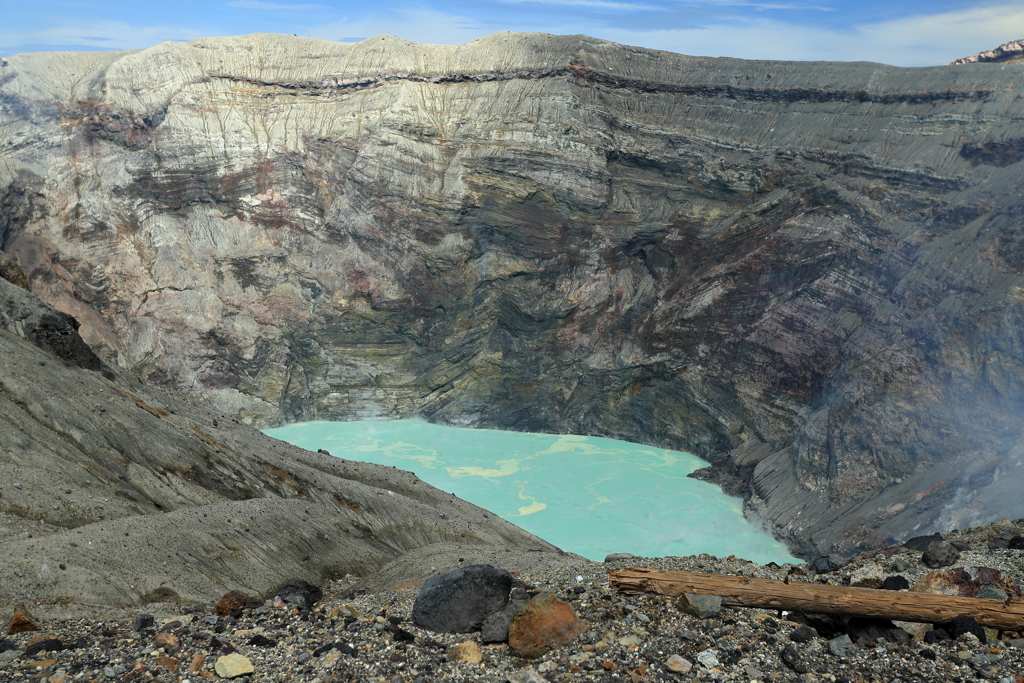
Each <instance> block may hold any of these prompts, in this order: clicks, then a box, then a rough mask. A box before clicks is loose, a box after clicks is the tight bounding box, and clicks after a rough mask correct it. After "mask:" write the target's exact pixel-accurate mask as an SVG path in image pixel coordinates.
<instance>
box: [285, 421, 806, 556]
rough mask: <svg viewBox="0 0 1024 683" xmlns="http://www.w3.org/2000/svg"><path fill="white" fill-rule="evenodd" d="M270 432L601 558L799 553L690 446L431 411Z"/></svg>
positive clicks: (783, 554) (787, 554)
mask: <svg viewBox="0 0 1024 683" xmlns="http://www.w3.org/2000/svg"><path fill="white" fill-rule="evenodd" d="M266 433H267V434H268V435H270V436H272V437H274V438H276V439H280V440H282V441H287V442H288V443H291V444H294V445H296V446H300V447H302V448H306V449H308V450H313V451H315V450H318V449H321V448H323V449H325V450H327V451H329V452H330V453H331V454H332V455H335V456H338V457H342V458H346V459H348V460H362V461H366V462H373V463H377V464H380V465H392V466H394V467H397V468H399V469H404V470H410V471H412V472H414V473H415V474H416V475H417V476H418V477H419V478H420V479H423V480H424V481H426V482H427V483H429V484H431V485H433V486H436V487H437V488H439V489H442V490H444V491H448V492H450V493H454V494H455V495H456V496H458V497H460V498H463V499H465V500H468V501H470V502H472V503H474V504H476V505H479V506H480V507H483V508H486V509H487V510H490V511H491V512H493V513H495V514H497V515H500V516H501V517H503V518H505V519H507V520H508V521H510V522H512V523H513V524H516V525H517V526H519V527H521V528H523V529H526V530H527V531H529V532H530V533H532V534H535V535H537V536H539V537H541V538H543V539H544V540H546V541H548V542H549V543H553V544H554V545H556V546H558V547H559V548H562V549H563V550H568V551H571V552H574V553H578V554H580V555H583V556H584V557H587V558H589V559H592V560H603V559H604V557H605V555H607V554H608V553H612V552H628V553H633V554H634V555H642V556H646V557H661V556H667V555H697V554H700V553H708V554H711V555H717V556H719V557H726V556H728V555H736V556H738V557H743V558H745V559H748V560H753V561H754V562H760V563H762V564H763V563H766V562H770V561H774V562H779V563H782V562H797V561H798V560H795V559H794V558H793V557H791V556H790V555H789V553H788V552H787V551H786V548H785V546H784V545H783V544H781V543H779V542H778V541H776V540H774V539H773V538H771V537H770V536H769V535H767V534H766V533H764V532H763V531H761V530H760V529H758V528H756V527H754V526H753V525H751V524H749V523H748V522H747V521H746V520H745V519H744V517H743V512H742V509H741V501H740V500H739V499H738V498H733V497H731V496H727V495H725V494H723V493H722V492H721V491H720V490H719V489H718V488H717V487H716V486H712V485H711V484H707V483H705V482H702V481H698V480H696V479H688V478H687V477H686V475H687V474H689V473H690V472H692V471H693V470H695V469H697V468H699V467H703V466H704V465H705V464H706V463H704V462H703V461H702V460H700V459H699V458H697V457H696V456H693V455H690V454H689V453H682V452H680V451H671V450H667V449H664V448H655V447H653V446H642V445H639V444H634V443H629V442H626V441H616V440H614V439H605V438H601V437H594V436H567V435H553V434H530V433H523V432H503V431H496V430H491V429H460V428H456V427H443V426H440V425H434V424H430V423H428V422H424V421H422V420H394V421H390V422H383V421H371V422H302V423H296V424H290V425H287V426H284V427H278V428H275V429H268V430H266Z"/></svg>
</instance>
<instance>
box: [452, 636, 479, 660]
mask: <svg viewBox="0 0 1024 683" xmlns="http://www.w3.org/2000/svg"><path fill="white" fill-rule="evenodd" d="M448 658H449V659H451V660H452V661H455V662H469V663H470V664H479V663H480V660H482V659H483V658H484V653H483V652H482V651H481V650H480V646H479V645H477V643H476V642H475V641H472V640H467V641H464V642H461V643H459V644H457V645H453V646H452V647H451V649H449V650H448Z"/></svg>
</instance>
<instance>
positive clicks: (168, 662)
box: [153, 656, 178, 674]
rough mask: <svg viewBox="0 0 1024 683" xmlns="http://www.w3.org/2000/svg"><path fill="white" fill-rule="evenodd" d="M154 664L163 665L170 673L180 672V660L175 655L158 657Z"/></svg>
mask: <svg viewBox="0 0 1024 683" xmlns="http://www.w3.org/2000/svg"><path fill="white" fill-rule="evenodd" d="M153 664H155V665H156V666H160V667H163V668H164V669H166V670H167V672H168V673H172V674H173V673H178V660H177V659H175V658H173V657H166V656H165V657H157V658H156V659H154V660H153Z"/></svg>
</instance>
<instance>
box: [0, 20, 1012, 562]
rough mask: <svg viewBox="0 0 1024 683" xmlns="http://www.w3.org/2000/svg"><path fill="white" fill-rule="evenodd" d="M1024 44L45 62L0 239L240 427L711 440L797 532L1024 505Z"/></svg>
mask: <svg viewBox="0 0 1024 683" xmlns="http://www.w3.org/2000/svg"><path fill="white" fill-rule="evenodd" d="M1014 68H1015V67H1013V66H1012V65H1010V66H1006V67H1005V68H1003V67H1000V66H993V65H986V64H982V63H977V64H963V65H958V66H945V67H935V68H925V69H902V68H896V67H888V66H884V65H878V64H864V63H858V64H842V63H787V62H768V61H758V62H746V61H742V60H729V59H709V58H696V57H687V56H683V55H674V54H670V53H665V52H659V51H653V50H644V49H639V48H631V47H625V46H621V45H616V44H614V43H608V42H605V41H600V40H595V39H590V38H586V37H580V36H572V37H569V36H565V37H559V36H549V35H541V34H507V33H505V34H496V35H494V36H490V37H488V38H484V39H481V40H478V41H474V42H472V43H468V44H466V45H458V46H434V45H420V44H416V43H411V42H408V41H402V40H398V39H394V38H388V37H384V38H382V39H380V40H376V39H375V40H370V41H364V42H363V43H359V44H334V43H328V42H324V41H315V40H308V39H302V38H294V37H290V36H268V35H259V36H244V37H235V38H210V39H201V40H195V41H191V42H188V43H176V44H164V45H159V46H156V47H153V48H150V49H147V50H142V51H137V52H131V53H122V52H111V53H89V54H85V53H81V54H75V55H73V56H70V55H61V54H49V53H48V54H32V55H17V56H14V57H11V58H9V59H8V60H7V61H6V64H5V65H4V66H2V67H0V130H2V131H3V133H2V134H0V145H2V149H3V152H2V153H3V155H4V160H5V164H3V165H2V167H0V247H2V248H3V249H4V250H5V251H6V252H8V253H9V254H10V255H11V256H12V257H13V258H14V259H16V260H17V261H18V263H19V264H20V265H21V267H22V268H23V270H24V271H25V273H26V275H27V278H28V281H29V283H30V285H31V287H32V291H33V292H36V293H37V294H39V295H40V296H41V297H42V298H43V299H44V300H46V301H47V302H49V303H51V304H53V305H54V306H55V307H57V308H58V309H60V310H61V311H64V312H66V313H68V314H70V315H73V316H74V317H75V319H77V321H79V322H80V323H81V329H80V331H81V333H82V336H83V337H84V339H85V340H86V341H87V342H88V343H89V345H90V346H91V347H92V348H93V349H94V350H95V352H96V353H97V354H98V355H99V356H100V357H102V358H104V359H106V360H108V361H110V362H115V363H117V364H120V365H122V366H123V367H125V368H128V369H131V370H132V371H134V372H137V373H140V374H142V375H144V376H145V377H147V378H148V379H149V380H150V381H152V382H157V383H161V384H164V385H166V386H168V387H173V388H174V389H176V390H177V391H180V392H184V393H187V394H192V395H197V396H202V397H205V398H206V399H208V400H209V401H211V402H212V403H213V404H214V405H215V406H217V408H218V410H220V411H221V412H223V413H224V414H229V415H231V416H233V417H234V418H235V419H239V420H241V421H244V422H248V423H252V424H256V425H277V424H281V423H284V422H287V421H295V420H309V419H356V418H360V417H371V416H373V417H404V416H414V415H418V416H423V417H425V418H427V419H430V420H434V421H437V422H443V423H449V424H456V425H470V426H481V427H492V428H501V429H515V430H531V431H546V432H557V433H564V432H573V433H580V434H593V435H602V436H610V437H614V438H620V439H627V440H632V441H638V442H642V443H650V444H657V445H659V446H665V447H671V448H675V449H680V450H686V451H689V452H692V453H695V454H697V455H699V456H701V457H703V458H705V459H706V460H708V461H709V462H711V463H712V466H711V468H710V469H709V470H707V471H705V472H704V473H703V474H702V476H703V477H704V478H706V479H709V480H710V481H714V482H718V483H721V484H722V485H723V486H724V487H725V488H726V490H728V491H729V492H731V493H735V494H737V495H741V496H743V497H744V499H745V505H746V511H747V514H748V517H750V518H751V519H754V520H755V521H757V522H759V523H761V524H763V525H765V527H766V528H767V529H769V530H770V531H771V532H772V533H774V534H775V535H776V536H777V537H778V538H780V539H783V540H785V541H786V542H787V543H788V544H789V545H790V548H791V550H792V551H793V552H795V553H797V554H800V555H803V556H807V557H814V556H817V555H821V554H824V553H828V552H833V551H842V552H850V551H852V550H856V549H858V548H863V547H872V546H878V545H881V544H885V543H888V542H891V541H894V540H898V539H903V538H906V537H908V536H911V535H918V534H925V533H930V532H933V531H941V530H945V529H948V528H951V527H962V526H966V525H969V524H976V523H982V522H988V521H991V519H994V518H999V517H1017V516H1024V510H1017V508H1020V507H1022V506H1024V503H1022V502H1020V498H1019V496H1018V495H1017V489H1018V488H1019V482H1020V481H1021V477H1022V472H1021V463H1022V462H1024V460H1022V456H1024V453H1022V451H1021V448H1020V446H1019V445H1018V444H1019V443H1020V442H1021V439H1020V429H1021V424H1022V422H1021V420H1020V419H1019V416H1020V412H1021V410H1022V408H1024V382H1022V377H1024V373H1022V369H1024V367H1022V364H1024V345H1022V341H1021V338H1020V335H1019V330H1020V329H1021V328H1022V323H1024V315H1022V314H1024V309H1022V303H1024V289H1022V283H1021V278H1020V276H1021V273H1022V272H1024V258H1022V257H1021V254H1024V222H1022V220H1021V217H1022V216H1024V201H1022V199H1021V195H1020V192H1019V188H1020V186H1021V181H1022V178H1021V173H1022V171H1021V163H1020V161H1021V159H1022V152H1021V143H1020V141H1021V140H1022V139H1024V133H1022V131H1021V124H1020V122H1019V120H1017V119H1016V118H1014V117H1013V116H1012V115H1011V114H1009V113H1008V112H1013V111H1016V110H1017V109H1018V108H1019V103H1018V102H1017V100H1018V98H1019V94H1018V93H1017V81H1018V80H1019V79H1018V78H1017V76H1018V74H1017V72H1016V71H1014V70H1013V69H1014ZM72 74H75V76H74V77H73V78H72ZM42 169H46V171H43V170H42ZM869 501H870V502H869Z"/></svg>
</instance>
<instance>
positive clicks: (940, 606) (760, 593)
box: [608, 567, 1024, 630]
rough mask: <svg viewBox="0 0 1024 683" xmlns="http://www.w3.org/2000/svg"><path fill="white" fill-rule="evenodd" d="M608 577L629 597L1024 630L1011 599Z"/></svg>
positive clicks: (1022, 608)
mask: <svg viewBox="0 0 1024 683" xmlns="http://www.w3.org/2000/svg"><path fill="white" fill-rule="evenodd" d="M608 576H609V578H610V579H611V583H612V585H613V586H614V587H616V588H617V589H619V590H620V591H622V592H624V593H656V594H658V595H683V594H685V593H689V594H695V595H720V596H721V597H722V604H723V605H725V606H727V607H766V608H770V609H784V610H793V611H797V612H817V613H823V614H848V615H851V616H861V617H883V618H886V619H899V620H901V621H920V622H925V623H932V624H937V623H945V622H949V621H951V620H952V619H953V617H956V616H968V617H974V618H975V620H977V622H978V623H979V624H982V625H983V626H989V627H992V628H999V629H1004V630H1021V629H1024V603H1021V602H1012V601H1010V600H1005V601H1003V600H985V599H983V598H961V597H952V596H948V595H931V594H928V593H903V592H898V591H883V590H873V589H870V588H847V587H845V586H829V585H823V584H820V583H785V582H783V581H772V580H770V579H750V578H747V577H745V576H719V575H717V574H695V573H691V572H666V571H658V570H656V569H638V568H634V567H629V568H626V569H621V570H619V571H617V572H608Z"/></svg>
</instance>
